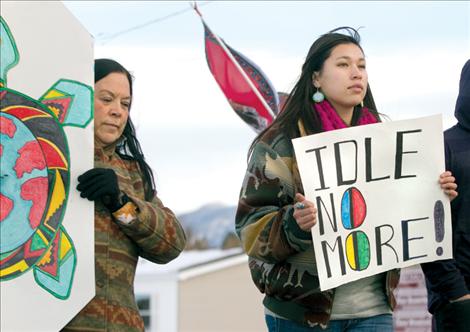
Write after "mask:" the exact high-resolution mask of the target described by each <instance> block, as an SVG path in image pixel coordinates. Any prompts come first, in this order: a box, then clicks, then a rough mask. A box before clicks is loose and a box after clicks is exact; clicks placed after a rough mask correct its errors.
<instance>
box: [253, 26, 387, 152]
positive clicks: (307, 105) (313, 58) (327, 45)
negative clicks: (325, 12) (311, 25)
mask: <svg viewBox="0 0 470 332" xmlns="http://www.w3.org/2000/svg"><path fill="white" fill-rule="evenodd" d="M339 30H345V31H346V33H347V34H343V33H338V32H337V31H339ZM360 41H361V38H360V36H359V33H358V32H357V30H355V29H353V28H350V27H339V28H336V29H334V30H331V31H330V32H328V33H326V34H324V35H322V36H320V37H319V38H318V39H317V40H315V42H314V43H313V44H312V46H311V47H310V50H309V51H308V54H307V57H306V59H305V62H304V64H303V65H302V72H301V74H300V77H299V80H298V81H297V83H296V84H295V86H294V88H293V89H292V91H291V92H290V93H289V96H288V97H287V100H286V102H285V104H284V107H283V109H282V110H281V112H280V113H279V115H278V116H277V117H276V119H275V120H274V121H273V122H272V123H271V125H270V126H269V127H268V128H266V129H265V130H264V131H262V132H261V133H260V134H259V135H258V136H257V137H256V138H255V140H254V141H253V143H252V144H251V147H250V150H249V153H248V156H249V155H250V154H251V152H252V150H253V147H254V146H255V145H256V143H258V142H259V141H260V139H261V138H262V137H263V135H264V134H265V133H266V132H268V131H271V130H276V131H282V132H283V133H284V134H285V135H286V136H287V137H289V138H291V139H292V138H296V137H299V136H300V132H299V128H298V124H297V123H298V120H301V121H302V123H303V125H304V128H305V131H306V132H307V134H315V133H319V132H321V131H322V126H321V121H320V119H319V118H318V115H317V113H316V112H312V106H313V101H312V95H313V93H314V92H315V89H314V86H313V83H312V76H313V73H314V72H319V71H321V69H322V68H323V64H324V63H325V60H326V59H328V57H329V56H330V55H331V52H332V50H333V48H335V47H336V46H338V45H340V44H354V45H357V46H358V47H359V48H360V49H361V51H362V52H363V53H364V51H363V50H362V47H361V45H360ZM363 103H364V106H365V107H367V108H368V109H369V111H370V112H371V113H372V114H373V115H375V117H376V118H377V120H378V121H380V118H379V115H378V113H377V108H376V106H375V102H374V98H373V97H372V92H371V90H370V86H369V84H368V85H367V91H366V95H365V97H364V100H363ZM360 107H361V106H360V105H357V106H356V107H355V108H354V113H353V122H354V120H355V116H356V117H357V115H358V114H360V112H359V110H360Z"/></svg>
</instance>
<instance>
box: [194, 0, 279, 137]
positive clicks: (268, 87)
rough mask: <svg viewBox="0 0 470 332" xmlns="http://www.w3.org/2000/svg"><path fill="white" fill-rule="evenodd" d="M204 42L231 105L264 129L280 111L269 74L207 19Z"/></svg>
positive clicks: (210, 64)
mask: <svg viewBox="0 0 470 332" xmlns="http://www.w3.org/2000/svg"><path fill="white" fill-rule="evenodd" d="M194 9H195V10H196V12H197V13H198V14H199V16H200V17H201V20H202V24H203V25H204V41H205V49H206V59H207V64H208V65H209V69H210V71H211V73H212V75H213V76H214V78H215V80H216V81H217V83H218V84H219V86H220V88H221V89H222V91H223V93H224V94H225V97H226V98H227V100H228V102H229V103H230V106H232V108H233V109H234V110H235V112H236V113H237V114H238V115H239V116H240V117H241V118H242V120H243V121H245V122H246V123H247V124H248V125H249V126H250V127H252V128H253V129H254V130H255V131H256V132H260V131H262V130H263V129H265V128H266V127H267V126H268V125H270V124H271V122H272V121H273V120H274V118H275V117H276V115H277V113H278V112H279V108H278V105H279V98H278V94H277V92H276V90H275V89H274V87H273V86H272V84H271V82H270V81H269V79H268V78H267V76H266V75H265V74H264V73H263V72H262V71H261V69H260V68H259V67H258V66H256V64H254V63H253V62H252V61H250V60H249V59H248V58H247V57H245V56H244V55H242V54H241V53H239V52H237V51H235V50H234V49H233V48H231V47H230V46H228V45H227V44H225V43H224V41H223V40H221V39H220V38H219V37H218V36H217V35H215V34H214V33H212V31H211V30H210V28H209V27H208V26H207V24H206V23H205V22H204V20H203V18H202V15H201V13H200V12H199V11H198V9H197V7H196V5H195V6H194Z"/></svg>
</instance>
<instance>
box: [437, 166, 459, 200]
mask: <svg viewBox="0 0 470 332" xmlns="http://www.w3.org/2000/svg"><path fill="white" fill-rule="evenodd" d="M439 184H440V185H441V188H442V190H444V193H446V195H447V196H449V199H450V200H451V201H452V200H453V199H454V198H455V197H457V195H458V193H457V190H456V189H457V183H455V178H454V177H453V176H452V173H451V172H449V171H445V172H444V173H442V174H441V175H440V176H439Z"/></svg>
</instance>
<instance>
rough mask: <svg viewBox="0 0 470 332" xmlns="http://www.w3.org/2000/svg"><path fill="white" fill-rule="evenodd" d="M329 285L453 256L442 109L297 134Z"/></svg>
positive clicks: (319, 257)
mask: <svg viewBox="0 0 470 332" xmlns="http://www.w3.org/2000/svg"><path fill="white" fill-rule="evenodd" d="M292 142H293V144H294V148H295V155H296V158H297V162H298V166H299V171H300V175H301V179H302V184H303V187H304V191H305V196H306V198H307V199H308V200H310V201H312V202H314V203H315V205H316V207H317V209H318V212H317V224H316V225H315V226H314V227H313V228H312V237H313V246H314V250H315V259H316V265H317V269H318V275H319V278H320V287H321V289H322V290H326V289H330V288H333V287H336V286H339V285H341V284H344V283H347V282H350V281H353V280H357V279H360V278H364V277H367V276H371V275H374V274H377V273H379V272H384V271H387V270H390V269H393V268H400V267H406V266H411V265H415V264H419V263H424V262H429V261H434V260H439V259H447V258H451V257H452V231H451V220H450V205H449V199H448V197H447V196H446V195H445V194H444V193H443V191H442V190H441V188H440V185H439V183H438V178H439V175H440V174H441V173H442V172H443V171H444V167H445V166H444V144H443V135H442V119H441V116H431V117H425V118H420V119H413V120H404V121H396V122H388V123H378V124H371V125H367V126H358V127H350V128H346V129H342V130H335V131H330V132H325V133H321V134H317V135H311V136H306V137H301V138H297V139H294V140H293V141H292Z"/></svg>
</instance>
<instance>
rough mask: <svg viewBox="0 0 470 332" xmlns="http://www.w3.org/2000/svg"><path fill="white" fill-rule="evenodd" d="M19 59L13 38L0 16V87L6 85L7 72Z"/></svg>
mask: <svg viewBox="0 0 470 332" xmlns="http://www.w3.org/2000/svg"><path fill="white" fill-rule="evenodd" d="M19 59H20V55H19V54H18V48H17V47H16V43H15V39H14V38H13V35H12V34H11V32H10V29H9V28H8V25H7V23H6V22H5V20H4V19H3V17H1V16H0V87H5V86H6V85H7V72H8V71H9V70H10V68H12V67H14V66H15V65H16V64H17V63H18V60H19Z"/></svg>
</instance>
